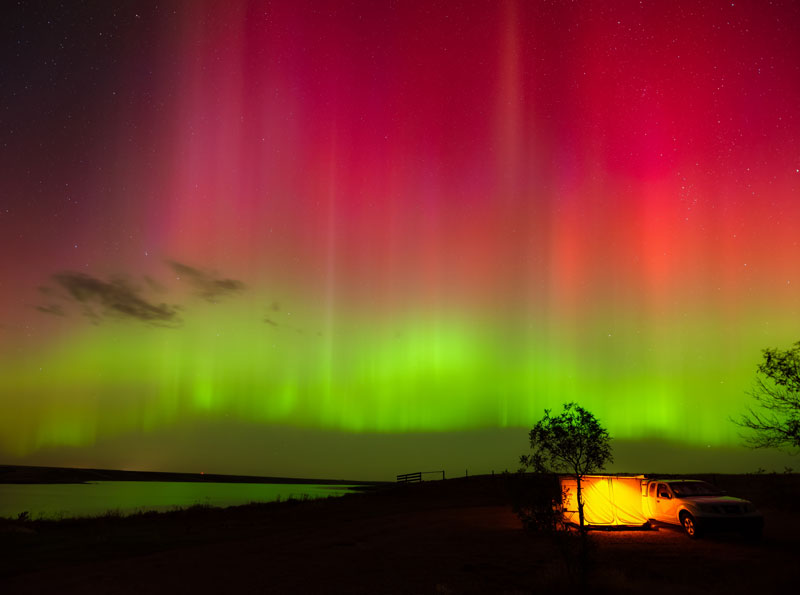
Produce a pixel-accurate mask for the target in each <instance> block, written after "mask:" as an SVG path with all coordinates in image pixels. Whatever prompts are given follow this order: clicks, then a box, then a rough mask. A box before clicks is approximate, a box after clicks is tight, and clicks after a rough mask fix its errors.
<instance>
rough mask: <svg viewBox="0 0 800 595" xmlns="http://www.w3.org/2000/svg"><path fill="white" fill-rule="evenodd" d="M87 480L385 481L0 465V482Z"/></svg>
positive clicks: (363, 482) (357, 483)
mask: <svg viewBox="0 0 800 595" xmlns="http://www.w3.org/2000/svg"><path fill="white" fill-rule="evenodd" d="M90 481H185V482H205V483H292V484H325V485H378V484H382V483H385V482H381V481H355V480H347V479H307V478H299V477H263V476H256V475H222V474H217V473H171V472H165V471H122V470H120V469H82V468H72V467H33V466H25V465H0V484H4V483H5V484H8V483H86V482H90Z"/></svg>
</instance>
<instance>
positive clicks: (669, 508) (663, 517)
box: [653, 483, 678, 524]
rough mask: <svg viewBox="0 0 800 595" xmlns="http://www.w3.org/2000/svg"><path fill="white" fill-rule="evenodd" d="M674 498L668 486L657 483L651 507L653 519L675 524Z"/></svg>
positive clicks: (675, 504)
mask: <svg viewBox="0 0 800 595" xmlns="http://www.w3.org/2000/svg"><path fill="white" fill-rule="evenodd" d="M676 506H677V503H676V502H675V496H674V494H673V493H672V490H670V489H669V486H668V485H667V484H665V483H659V484H658V486H657V487H656V498H655V503H654V505H653V518H654V519H656V520H657V521H661V522H662V523H673V524H674V523H677V522H678V521H677V518H676V517H675V507H676Z"/></svg>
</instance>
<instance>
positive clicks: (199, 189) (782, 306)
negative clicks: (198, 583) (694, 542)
mask: <svg viewBox="0 0 800 595" xmlns="http://www.w3.org/2000/svg"><path fill="white" fill-rule="evenodd" d="M107 4H108V5H106V3H87V4H82V3H74V5H73V4H71V3H66V5H65V6H61V5H60V3H55V2H42V3H29V4H23V5H22V6H15V7H6V8H4V10H5V11H6V16H5V18H4V19H3V24H2V29H3V36H2V39H3V55H4V58H3V61H2V66H0V68H2V80H3V84H2V85H0V98H2V99H0V102H1V103H0V120H1V121H0V141H1V142H0V246H2V256H0V458H2V462H9V463H10V462H23V463H24V462H31V461H33V462H35V463H39V464H60V463H68V464H73V465H84V466H92V465H100V464H104V465H106V466H116V467H122V468H149V469H158V468H161V469H164V468H166V469H169V470H187V471H194V470H198V471H199V470H201V469H206V470H207V471H211V472H223V473H224V472H239V473H240V472H250V473H260V474H270V473H274V474H285V475H292V474H294V473H292V470H294V469H297V470H298V472H297V473H296V474H298V475H299V474H301V473H303V474H306V475H316V476H326V475H327V476H337V475H339V476H341V475H344V474H345V473H350V474H351V476H353V475H358V474H359V473H361V474H362V475H363V476H365V478H367V477H366V476H368V475H372V476H380V475H381V474H384V475H385V476H391V475H393V474H394V473H395V472H404V471H410V470H414V468H413V466H414V465H417V462H418V461H419V464H420V465H422V464H428V463H429V465H430V466H431V467H432V468H437V469H438V468H441V467H446V466H447V465H452V466H455V467H456V468H458V469H462V470H463V468H464V467H467V466H470V465H472V466H477V467H478V469H477V471H479V472H482V471H488V470H489V469H491V468H496V469H502V468H504V467H511V466H513V465H514V464H515V462H516V459H517V457H518V455H519V454H521V453H520V451H519V450H513V449H512V451H511V452H508V451H507V450H504V449H505V448H507V446H508V440H506V442H503V440H500V439H496V437H497V436H501V435H502V436H505V437H509V436H512V435H513V436H518V441H517V442H514V444H519V445H520V448H524V446H525V439H526V430H527V429H528V428H530V426H531V425H532V424H533V423H535V422H536V420H538V419H539V418H540V417H541V415H542V410H543V409H544V408H545V407H559V406H560V404H561V403H563V402H566V401H570V400H576V401H578V402H579V403H580V404H581V405H583V406H584V407H586V408H587V409H589V410H590V411H591V412H592V413H594V414H595V415H596V416H597V417H598V418H599V419H600V420H601V422H602V423H604V424H605V425H606V427H607V428H608V429H609V431H610V433H611V435H612V436H613V437H615V438H616V439H618V440H620V441H623V442H628V443H630V444H641V445H646V444H648V443H651V442H653V441H659V442H660V443H662V442H663V443H668V444H672V445H674V446H675V448H676V449H684V450H686V451H687V452H688V451H692V449H703V450H706V449H709V448H711V449H719V452H724V453H732V452H738V451H734V450H731V449H734V448H735V447H736V446H737V445H739V444H740V443H741V439H740V437H739V436H738V428H737V427H736V426H735V425H733V424H732V423H731V422H730V419H729V418H730V417H736V416H738V414H739V413H740V412H741V410H742V409H743V407H744V406H745V405H746V404H747V403H748V399H749V397H748V396H747V394H746V392H747V390H748V389H749V388H750V386H751V384H752V380H753V378H754V374H755V369H756V366H757V364H758V361H759V359H760V352H761V349H763V348H765V347H778V348H785V347H788V346H789V345H790V344H791V343H793V342H795V341H796V340H798V338H800V324H799V323H798V321H799V320H800V316H799V315H800V245H798V238H800V192H799V191H798V190H799V189H800V119H799V117H798V111H797V106H798V105H800V61H798V58H800V38H798V36H797V35H796V33H797V31H798V30H799V29H800V6H798V5H797V3H794V2H790V1H774V2H769V3H767V2H760V1H758V2H757V1H755V0H754V1H751V2H740V1H736V2H731V1H727V2H718V1H710V0H702V1H700V2H698V1H696V0H691V1H689V0H686V1H683V0H681V1H677V2H651V1H642V2H639V1H638V0H637V1H612V2H589V1H584V2H566V1H565V2H558V1H556V2H545V1H533V0H532V1H530V2H524V1H521V0H520V1H518V2H514V1H506V2H489V1H487V2H463V3H461V2H413V1H409V2H374V1H369V0H364V1H360V0H355V1H351V2H311V1H296V0H295V1H291V2H288V1H287V2H277V1H276V2H260V1H256V0H249V1H246V0H242V1H239V2H215V1H192V2H188V1H187V2H160V3H156V2H114V3H107ZM259 435H260V436H266V438H263V439H264V440H267V441H268V446H264V448H263V450H259V451H257V452H254V451H253V449H252V448H251V446H248V445H250V444H252V442H248V441H252V440H256V439H255V438H253V436H259ZM287 436H294V438H292V437H288V438H287ZM297 436H301V437H302V439H300V438H297ZM469 436H494V437H495V438H492V439H488V440H486V441H485V442H483V443H477V442H475V441H473V440H471V439H468V438H465V437H469ZM270 437H271V438H270ZM448 437H452V439H453V442H448ZM259 439H260V438H259ZM298 442H302V443H303V444H305V445H306V447H307V448H308V452H303V453H298V452H297V449H296V448H295V447H293V446H290V445H293V444H295V445H296V443H298ZM412 444H417V445H419V444H426V445H430V450H429V451H428V452H427V453H426V454H419V453H418V454H413V455H412V454H411V453H412V451H413V450H414V448H418V446H417V447H415V446H411V445H412ZM287 445H289V446H287ZM456 445H457V446H456ZM515 448H516V447H515ZM642 448H645V447H644V446H643V447H642ZM470 449H472V450H470ZM662 450H663V449H662ZM456 451H458V452H456ZM479 452H480V453H481V454H480V455H478V454H477V453H479ZM682 452H683V451H682ZM404 456H405V457H406V458H404ZM659 456H661V455H659ZM725 456H733V455H729V454H726V455H725ZM215 457H217V458H215ZM311 457H317V458H316V459H315V462H309V458H311ZM415 457H416V458H415ZM480 457H483V458H480ZM618 459H619V457H618ZM345 460H346V461H345ZM376 460H380V461H383V462H382V466H381V465H378V463H376ZM412 460H413V461H414V462H413V463H411V462H409V461H412ZM476 460H480V462H478V463H476V462H475V461H476ZM495 460H496V461H497V463H496V467H491V466H490V465H495V463H494V462H490V461H495ZM660 460H661V461H663V463H662V464H663V465H664V466H665V468H666V467H669V468H670V469H677V470H681V463H676V462H675V461H666V460H665V459H663V457H662V459H660ZM753 460H755V459H752V458H747V459H746V462H744V461H745V458H742V459H741V461H742V462H741V463H740V467H741V468H738V469H737V470H740V471H751V470H753V469H751V468H749V467H743V466H744V465H751V464H752V461H753ZM208 461H213V462H212V465H215V466H214V467H213V468H210V469H207V468H206V467H205V465H206V464H207V463H208ZM624 461H625V460H624V457H623V460H622V461H621V463H620V464H624ZM715 464H717V463H715ZM337 465H338V466H337ZM408 465H411V467H412V468H407V466H408ZM731 465H732V467H731V468H735V467H736V463H735V462H731ZM176 466H180V467H181V468H176ZM623 470H625V469H623ZM636 470H641V469H636ZM644 470H645V471H646V470H647V469H644Z"/></svg>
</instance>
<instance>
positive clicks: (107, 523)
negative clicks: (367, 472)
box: [0, 475, 800, 595]
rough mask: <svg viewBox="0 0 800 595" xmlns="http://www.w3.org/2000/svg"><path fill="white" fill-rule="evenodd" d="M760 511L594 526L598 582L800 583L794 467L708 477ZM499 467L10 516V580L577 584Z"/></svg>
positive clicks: (675, 588) (627, 589) (11, 587)
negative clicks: (147, 510)
mask: <svg viewBox="0 0 800 595" xmlns="http://www.w3.org/2000/svg"><path fill="white" fill-rule="evenodd" d="M706 479H709V480H711V481H713V482H714V483H716V484H717V485H718V486H719V487H720V488H721V489H724V490H727V491H728V492H729V493H730V494H731V495H737V496H741V497H745V498H748V499H751V500H752V501H753V502H755V503H756V505H757V506H758V507H759V508H760V509H761V510H762V512H763V513H764V515H765V519H766V528H765V532H764V539H763V541H762V542H760V543H757V544H753V543H748V542H746V541H744V540H743V539H741V538H740V537H739V536H737V535H725V534H722V535H718V536H714V537H711V538H708V539H704V540H700V541H691V540H689V539H688V538H686V537H685V536H684V535H683V534H681V533H680V532H678V531H672V530H669V529H661V530H659V531H594V532H592V533H591V534H590V540H591V544H592V558H591V562H592V564H591V567H590V572H589V577H588V580H589V587H590V589H591V592H592V593H642V592H645V591H646V592H647V593H669V594H670V595H674V594H676V593H728V594H730V593H754V592H755V593H759V594H766V593H778V592H783V591H785V590H787V589H788V588H789V587H790V585H793V584H796V580H797V566H796V565H797V561H798V560H800V515H799V514H798V512H797V510H796V503H797V499H798V495H800V476H798V475H742V476H729V475H715V476H709V477H706ZM506 488H507V486H506V482H505V480H504V479H503V477H502V476H497V477H474V478H468V479H466V478H464V479H452V480H447V481H440V482H426V483H423V484H415V485H408V486H392V487H387V488H383V489H375V490H374V491H372V492H367V493H359V494H352V495H348V496H345V497H341V498H332V499H328V500H317V501H306V502H295V501H289V502H280V503H273V504H260V505H249V506H241V507H232V508H228V509H214V508H202V507H196V508H191V509H187V510H181V511H175V512H171V513H160V514H156V513H151V514H140V515H134V516H132V517H124V518H123V517H117V516H113V515H109V516H105V517H99V518H94V519H75V520H62V521H26V522H23V521H16V520H6V521H2V522H0V592H2V593H43V592H47V591H58V592H60V593H87V592H108V593H141V592H172V593H174V592H232V591H239V592H242V591H246V592H249V591H262V592H277V593H316V592H331V593H517V594H522V593H570V592H579V591H581V588H580V586H579V585H578V584H577V582H576V577H575V573H574V572H573V571H572V570H571V566H570V562H571V554H570V549H569V544H567V547H565V546H564V542H563V541H559V540H554V539H553V538H552V537H551V536H548V535H542V534H536V533H529V532H525V531H524V530H523V529H522V527H521V523H520V521H519V520H518V519H517V517H516V516H515V515H514V514H513V512H512V511H511V508H510V506H509V504H508V495H507V489H506Z"/></svg>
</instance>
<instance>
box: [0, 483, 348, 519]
mask: <svg viewBox="0 0 800 595" xmlns="http://www.w3.org/2000/svg"><path fill="white" fill-rule="evenodd" d="M347 491H348V486H342V485H321V484H289V483H280V484H279V483H211V482H208V483H206V482H202V483H198V482H178V481H98V482H90V483H57V484H52V483H50V484H0V517H6V518H17V516H18V515H19V514H20V513H21V512H24V511H27V512H28V514H29V516H30V518H31V519H37V518H49V519H52V518H65V517H81V516H95V515H100V514H103V513H105V512H108V511H113V512H119V513H120V514H133V513H135V512H141V511H147V510H161V511H164V510H171V509H174V508H176V507H181V508H185V507H189V506H194V505H195V504H202V505H208V506H235V505H237V504H248V503H250V502H274V501H276V500H279V499H280V500H287V499H289V498H304V497H305V498H326V497H328V496H341V495H344V494H346V493H347Z"/></svg>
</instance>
